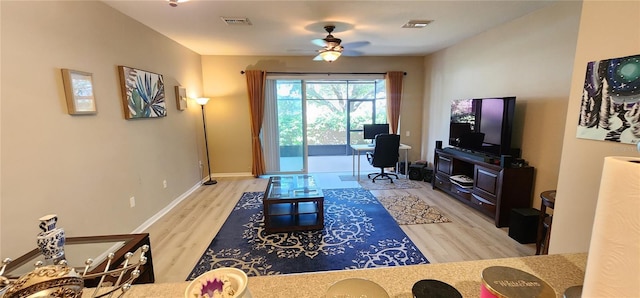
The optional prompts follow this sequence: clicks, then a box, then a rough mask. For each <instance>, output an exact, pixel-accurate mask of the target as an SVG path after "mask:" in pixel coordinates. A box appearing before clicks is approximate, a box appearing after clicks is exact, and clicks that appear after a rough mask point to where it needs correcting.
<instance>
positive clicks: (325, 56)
mask: <svg viewBox="0 0 640 298" xmlns="http://www.w3.org/2000/svg"><path fill="white" fill-rule="evenodd" d="M340 55H342V53H341V52H339V51H334V50H329V51H324V52H322V53H320V57H322V60H324V61H327V62H333V61H336V60H338V58H339V57H340Z"/></svg>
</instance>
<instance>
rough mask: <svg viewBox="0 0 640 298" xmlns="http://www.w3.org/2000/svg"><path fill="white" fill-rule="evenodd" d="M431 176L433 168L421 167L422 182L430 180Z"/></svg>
mask: <svg viewBox="0 0 640 298" xmlns="http://www.w3.org/2000/svg"><path fill="white" fill-rule="evenodd" d="M432 177H433V169H430V168H427V167H424V168H422V180H423V181H424V182H431V178H432Z"/></svg>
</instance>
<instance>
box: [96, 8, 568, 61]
mask: <svg viewBox="0 0 640 298" xmlns="http://www.w3.org/2000/svg"><path fill="white" fill-rule="evenodd" d="M555 1H559V0H531V1H525V0H502V1H483V0H469V1H458V0H442V1H417V0H414V1H367V0H360V1H324V0H315V1H291V0H286V1H241V0H239V1H216V0H190V1H188V2H184V3H180V4H179V5H178V6H177V7H170V6H169V2H168V1H167V0H139V1H129V0H125V1H122V0H103V2H105V3H106V4H107V5H109V6H111V7H113V8H115V9H117V10H119V11H120V12H122V13H124V14H126V15H128V16H130V17H132V18H133V19H136V20H138V21H139V22H141V23H143V24H145V25H147V26H148V27H150V28H152V29H154V30H156V31H158V32H160V33H161V34H163V35H165V36H167V37H169V38H171V39H173V40H175V41H176V42H178V43H180V44H182V45H183V46H185V47H187V48H189V49H191V50H193V51H195V52H197V53H199V54H201V55H265V56H266V55H269V56H298V55H308V56H310V57H311V56H315V51H316V50H317V49H318V48H319V47H318V46H316V45H314V44H312V43H311V40H313V39H318V38H324V37H326V35H327V33H326V32H325V31H324V29H323V27H324V25H327V24H334V25H336V30H335V31H334V33H333V35H334V36H335V37H337V38H340V39H342V44H343V45H345V49H346V50H358V51H360V52H362V54H363V55H366V56H386V55H406V56H414V55H425V54H428V53H432V52H435V51H438V50H440V49H443V48H446V47H448V46H451V45H453V44H455V43H457V42H460V41H461V40H463V39H466V38H468V37H471V36H473V35H476V34H479V33H481V32H483V31H486V30H488V29H490V28H492V27H495V26H498V25H500V24H502V23H505V22H507V21H509V20H513V19H516V18H518V17H521V16H523V15H526V14H528V13H531V12H533V11H535V10H538V9H540V8H543V7H545V6H547V5H550V4H553V3H554V2H555ZM221 17H246V18H248V19H249V20H250V21H251V23H252V24H253V25H252V26H239V25H227V24H225V23H224V22H223V21H222V20H221ZM412 19H418V20H433V23H431V24H430V25H428V26H427V27H425V28H423V29H405V28H401V27H402V25H404V24H405V23H406V22H407V21H409V20H412ZM362 41H368V42H370V44H369V45H366V46H363V47H358V48H355V49H353V48H352V49H350V48H349V43H352V42H362Z"/></svg>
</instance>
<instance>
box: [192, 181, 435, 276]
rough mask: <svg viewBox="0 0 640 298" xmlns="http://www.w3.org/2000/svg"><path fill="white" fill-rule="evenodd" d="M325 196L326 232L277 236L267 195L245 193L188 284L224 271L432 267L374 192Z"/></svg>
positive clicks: (334, 192) (329, 192)
mask: <svg viewBox="0 0 640 298" xmlns="http://www.w3.org/2000/svg"><path fill="white" fill-rule="evenodd" d="M323 191H324V195H325V200H324V212H325V223H324V229H323V230H318V231H303V232H290V233H275V234H266V233H265V231H264V218H263V214H262V196H263V193H262V192H247V193H244V194H243V196H242V198H241V199H240V201H239V202H238V204H237V205H236V207H235V208H234V210H233V211H232V212H231V215H229V218H228V219H227V221H226V222H225V223H224V225H223V226H222V228H221V229H220V232H218V235H216V237H215V238H214V239H213V241H211V244H209V247H208V248H207V249H206V251H205V252H204V254H203V255H202V257H201V258H200V260H199V261H198V262H197V264H196V266H195V268H194V269H193V270H192V271H191V273H190V274H189V276H188V277H187V280H192V279H194V278H196V277H198V276H199V275H200V274H202V273H204V272H206V271H209V270H212V269H215V268H219V267H234V268H238V269H241V270H243V271H244V272H246V273H247V275H248V276H260V275H274V274H287V273H300V272H312V271H326V270H341V269H360V268H374V267H388V266H402V265H412V264H428V263H429V261H427V259H426V258H425V257H424V255H422V253H421V252H420V251H419V250H418V248H417V247H416V246H415V245H414V244H413V242H411V240H410V239H409V237H407V235H406V234H405V233H404V232H403V231H402V229H400V227H399V226H398V225H397V224H396V223H395V221H394V220H393V218H392V217H391V215H390V214H389V212H387V210H386V209H385V208H384V207H383V206H382V204H380V202H379V201H378V200H377V199H376V198H375V197H374V196H373V195H372V194H371V192H369V191H367V190H364V189H361V188H344V189H325V190H323Z"/></svg>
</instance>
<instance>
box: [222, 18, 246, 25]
mask: <svg viewBox="0 0 640 298" xmlns="http://www.w3.org/2000/svg"><path fill="white" fill-rule="evenodd" d="M220 18H221V19H222V21H224V23H225V24H227V25H233V26H251V25H252V24H251V21H249V19H248V18H235V17H220Z"/></svg>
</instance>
